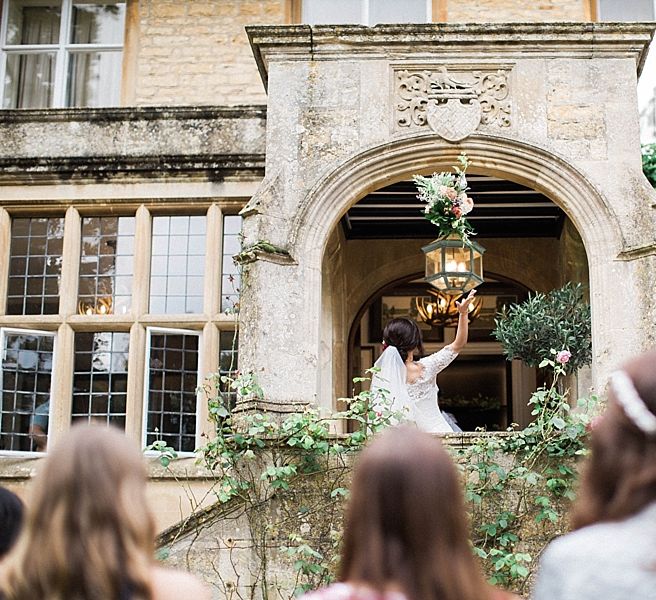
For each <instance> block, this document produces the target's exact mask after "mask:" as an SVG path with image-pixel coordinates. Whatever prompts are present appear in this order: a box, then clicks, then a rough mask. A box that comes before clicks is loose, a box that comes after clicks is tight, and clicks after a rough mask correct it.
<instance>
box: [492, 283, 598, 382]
mask: <svg viewBox="0 0 656 600" xmlns="http://www.w3.org/2000/svg"><path fill="white" fill-rule="evenodd" d="M494 322H495V324H496V327H495V329H494V331H493V332H492V335H493V336H494V337H495V338H496V339H497V340H499V341H500V342H501V345H502V346H503V351H504V354H505V355H506V357H507V358H508V360H512V359H515V358H517V359H520V360H522V361H523V362H525V363H526V364H527V365H528V366H530V367H538V366H540V363H541V362H542V360H543V359H544V357H545V356H549V355H550V352H551V349H552V348H554V347H556V348H563V349H565V350H566V351H567V354H569V356H568V357H567V360H566V361H564V362H563V366H564V369H565V372H566V373H574V372H575V371H577V370H578V369H580V368H581V367H583V366H585V365H589V364H590V362H591V361H592V334H591V326H590V305H589V304H588V303H587V302H585V301H584V300H583V290H582V288H581V285H580V284H576V285H574V284H572V283H567V284H566V285H565V286H563V287H562V288H560V289H557V290H552V291H551V292H549V293H547V294H540V293H537V294H531V295H530V296H529V298H528V300H526V301H525V302H522V303H520V304H512V305H510V306H508V307H504V308H503V309H502V310H501V312H500V313H499V314H498V316H497V318H496V319H495V320H494Z"/></svg>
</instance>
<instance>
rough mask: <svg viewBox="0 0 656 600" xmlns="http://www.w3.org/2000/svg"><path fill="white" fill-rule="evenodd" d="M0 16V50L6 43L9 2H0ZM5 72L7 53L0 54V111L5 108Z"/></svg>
mask: <svg viewBox="0 0 656 600" xmlns="http://www.w3.org/2000/svg"><path fill="white" fill-rule="evenodd" d="M0 4H1V5H2V10H1V11H0V12H1V13H2V14H1V15H0V49H4V47H5V45H6V43H7V21H8V20H9V2H8V1H7V0H5V2H0ZM6 70H7V53H6V52H0V109H2V108H4V106H5V73H6Z"/></svg>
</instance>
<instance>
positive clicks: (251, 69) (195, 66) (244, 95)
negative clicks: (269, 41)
mask: <svg viewBox="0 0 656 600" xmlns="http://www.w3.org/2000/svg"><path fill="white" fill-rule="evenodd" d="M137 10H138V16H137V17H136V19H135V20H136V23H134V24H133V25H132V26H133V27H135V28H137V30H138V44H137V47H136V52H137V56H136V57H133V59H132V65H131V68H133V69H134V71H135V73H134V82H135V83H134V87H135V91H134V100H133V102H134V103H136V104H138V105H156V104H159V105H161V104H168V105H171V104H173V105H185V104H186V105H199V104H201V105H202V104H251V103H263V102H266V94H265V92H264V86H263V85H262V81H261V79H260V76H259V75H258V72H257V67H256V65H255V61H254V60H253V54H252V52H251V49H250V46H249V44H248V37H247V36H246V33H245V31H244V26H245V25H249V24H255V23H271V24H274V23H285V22H288V18H289V17H288V16H287V14H286V10H287V2H286V0H230V1H226V0H193V2H188V1H184V2H181V1H179V0H140V1H139V3H138V8H137ZM130 103H132V102H130Z"/></svg>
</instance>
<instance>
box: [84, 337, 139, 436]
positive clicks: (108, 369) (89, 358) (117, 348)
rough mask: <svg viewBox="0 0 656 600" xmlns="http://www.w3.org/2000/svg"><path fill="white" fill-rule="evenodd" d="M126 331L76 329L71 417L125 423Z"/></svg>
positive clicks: (98, 421)
mask: <svg viewBox="0 0 656 600" xmlns="http://www.w3.org/2000/svg"><path fill="white" fill-rule="evenodd" d="M129 343H130V334H129V333H112V332H101V333H76V334H75V373H74V375H73V410H72V414H71V420H72V421H73V422H75V421H86V422H94V423H101V424H110V423H111V424H113V425H116V426H121V427H125V414H126V413H125V410H126V405H127V389H128V387H127V382H128V346H129Z"/></svg>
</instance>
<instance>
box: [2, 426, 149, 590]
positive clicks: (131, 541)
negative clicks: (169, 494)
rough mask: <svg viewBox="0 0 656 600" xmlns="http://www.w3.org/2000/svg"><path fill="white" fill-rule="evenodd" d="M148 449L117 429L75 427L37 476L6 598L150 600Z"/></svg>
mask: <svg viewBox="0 0 656 600" xmlns="http://www.w3.org/2000/svg"><path fill="white" fill-rule="evenodd" d="M145 488H146V470H145V464H144V461H143V457H142V456H141V453H140V452H139V450H138V449H137V447H136V446H134V445H133V444H132V443H131V442H130V441H129V440H127V439H126V438H125V436H124V435H123V434H122V433H121V432H119V431H118V430H116V429H113V428H106V427H100V426H88V425H85V426H75V427H73V428H72V429H71V431H70V432H69V433H68V434H67V435H66V438H65V439H63V440H61V442H59V443H58V444H56V445H55V448H54V450H53V451H52V452H50V453H49V455H48V458H47V459H46V461H45V464H44V465H43V468H42V470H41V471H40V472H39V474H38V475H37V477H36V478H35V481H34V488H33V490H32V496H31V501H30V502H29V506H28V510H27V517H26V522H25V529H24V531H23V533H22V535H21V537H20V538H19V541H18V543H17V545H16V547H15V549H14V551H13V552H12V553H11V554H10V556H9V557H8V559H7V563H6V565H5V570H4V571H5V574H4V582H3V585H2V590H3V592H4V594H5V597H6V599H7V600H34V599H35V598H39V600H92V599H99V600H100V599H103V600H104V599H110V598H116V599H122V598H130V599H131V600H151V598H152V591H151V586H150V579H151V570H152V564H153V553H154V539H155V526H154V522H153V518H152V515H151V514H150V512H149V511H148V509H147V506H146V498H145Z"/></svg>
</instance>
